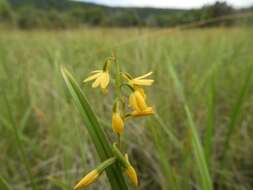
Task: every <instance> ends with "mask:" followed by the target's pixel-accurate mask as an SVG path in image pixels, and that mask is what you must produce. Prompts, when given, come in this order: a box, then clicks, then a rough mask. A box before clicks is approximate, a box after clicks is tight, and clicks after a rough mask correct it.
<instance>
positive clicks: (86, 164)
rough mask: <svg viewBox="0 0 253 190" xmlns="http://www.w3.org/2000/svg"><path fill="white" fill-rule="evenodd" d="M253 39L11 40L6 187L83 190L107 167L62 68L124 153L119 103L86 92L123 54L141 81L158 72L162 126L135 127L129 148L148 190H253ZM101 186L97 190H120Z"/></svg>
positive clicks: (208, 34) (156, 97) (240, 32)
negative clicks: (99, 167)
mask: <svg viewBox="0 0 253 190" xmlns="http://www.w3.org/2000/svg"><path fill="white" fill-rule="evenodd" d="M252 32H253V31H252V29H251V28H229V29H228V28H226V29H225V28H219V29H205V30H203V29H195V30H183V31H181V30H162V29H159V30H158V29H154V30H150V29H101V28H100V29H87V30H73V31H39V30H38V31H33V32H31V31H29V32H24V31H15V30H11V31H10V30H7V29H5V30H2V31H1V32H0V63H1V64H0V86H1V88H0V107H1V111H0V134H1V139H0V148H1V156H0V163H1V165H0V171H1V173H0V175H1V177H0V187H3V188H5V189H19V190H23V189H31V188H32V189H37V190H39V189H47V190H50V189H65V190H66V189H72V188H73V186H74V184H75V183H76V182H77V179H80V178H81V177H82V176H83V175H84V174H86V173H87V172H88V171H90V170H91V169H92V168H95V166H96V164H97V163H99V157H98V155H97V154H96V152H95V147H94V145H93V143H92V138H91V137H90V136H89V135H88V131H87V130H86V127H87V125H86V123H83V119H84V118H83V115H81V114H79V112H78V111H77V110H76V109H75V105H74V102H73V99H72V97H71V95H70V94H69V92H68V88H67V87H66V85H65V84H64V81H63V78H62V76H61V71H60V70H61V69H60V66H61V65H64V66H65V67H66V68H67V69H68V70H69V71H70V72H71V73H72V74H73V73H74V74H75V78H76V80H77V81H78V83H79V85H80V86H81V88H82V91H83V92H84V93H85V94H86V95H87V100H88V101H89V103H90V106H91V107H92V109H93V110H94V112H95V113H96V114H97V115H98V118H100V120H99V123H100V124H101V126H102V128H103V130H104V131H105V133H106V134H107V135H108V136H109V138H108V140H109V141H110V143H112V142H115V141H116V140H117V138H116V137H115V135H112V128H111V112H112V110H111V105H112V104H113V95H111V94H108V95H107V96H104V95H103V94H102V93H101V92H100V91H98V90H94V89H91V88H90V85H87V84H83V83H82V81H83V79H84V78H86V77H87V73H88V72H89V71H91V70H93V69H94V68H101V67H102V66H103V63H104V58H105V57H108V56H110V55H111V53H112V52H115V55H116V56H117V60H118V62H119V63H120V64H121V66H122V68H123V69H124V70H128V71H130V72H131V73H134V74H133V76H138V75H139V74H140V73H141V74H142V73H143V74H144V73H146V72H148V71H151V70H152V71H153V75H152V78H153V79H154V80H155V82H154V84H153V86H152V88H150V89H147V94H148V95H149V99H150V103H152V106H153V107H154V109H155V112H156V114H155V115H154V116H152V117H150V118H148V119H140V120H138V121H135V122H131V121H130V122H129V125H127V126H126V130H125V133H124V134H123V136H122V142H123V144H125V146H124V149H125V150H127V152H128V153H129V158H131V161H132V163H131V164H132V165H133V166H134V167H135V168H136V170H137V173H138V175H139V180H140V185H139V187H138V189H145V190H154V189H156V190H160V189H161V190H167V189H176V190H190V189H203V190H205V189H212V186H213V189H222V190H226V189H229V190H251V189H252V188H253V184H252V178H253V173H252V171H253V163H252V149H253V147H252V146H253V142H252V139H253V136H252V134H253V131H252V130H253V128H252V125H253V117H252V113H253V106H252V101H253V93H252V87H253V81H252V80H253V79H252V71H253V70H252V69H253V67H252V64H253V60H252V52H253V46H252V44H253V39H252ZM7 33H8V35H6V34H7ZM140 36H141V37H140ZM126 37H127V38H126ZM98 100H99V101H98ZM84 126H85V127H84ZM208 173H209V175H208ZM101 177H102V178H100V179H99V180H98V181H97V183H95V184H92V185H91V186H90V187H89V188H90V189H94V190H95V189H109V187H110V186H109V184H108V183H109V181H108V180H107V179H106V178H105V175H102V176H101ZM126 181H127V180H126ZM127 182H128V181H127ZM8 184H9V185H8ZM129 189H135V188H134V187H133V186H131V185H129Z"/></svg>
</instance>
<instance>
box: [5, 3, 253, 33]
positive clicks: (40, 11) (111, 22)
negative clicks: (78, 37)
mask: <svg viewBox="0 0 253 190" xmlns="http://www.w3.org/2000/svg"><path fill="white" fill-rule="evenodd" d="M252 10H253V8H252V7H251V8H247V9H234V8H233V7H232V6H230V5H228V4H227V3H226V2H215V3H214V4H211V5H205V6H203V7H202V8H200V9H191V10H182V9H155V8H120V7H116V8H112V7H106V6H101V5H96V4H91V3H81V2H74V1H67V0H61V1H59V0H43V1H41V0H1V1H0V23H1V24H3V25H6V26H10V27H17V28H21V29H33V28H47V29H64V28H76V27H82V26H109V27H173V26H177V25H180V24H186V23H191V22H195V21H205V20H208V19H211V18H215V17H219V16H225V15H231V14H237V13H241V12H246V11H252ZM242 22H243V23H246V24H252V23H253V22H252V19H244V20H240V21H239V22H238V21H236V20H229V21H224V22H220V21H219V22H216V23H208V24H206V25H205V26H213V25H215V26H217V25H224V26H230V25H232V24H235V23H237V24H238V23H239V24H242Z"/></svg>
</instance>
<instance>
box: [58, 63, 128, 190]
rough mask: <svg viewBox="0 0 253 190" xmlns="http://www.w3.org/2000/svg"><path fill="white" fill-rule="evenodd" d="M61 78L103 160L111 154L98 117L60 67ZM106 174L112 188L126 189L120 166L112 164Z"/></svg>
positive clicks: (117, 189) (72, 80)
mask: <svg viewBox="0 0 253 190" xmlns="http://www.w3.org/2000/svg"><path fill="white" fill-rule="evenodd" d="M61 71H62V75H63V78H64V80H65V83H66V85H67V88H68V90H69V92H70V94H71V95H72V97H73V99H74V102H75V105H76V106H77V108H78V110H79V112H80V114H81V115H82V119H83V122H84V124H85V126H86V128H87V130H88V132H89V135H90V137H91V139H92V141H93V143H94V145H95V148H96V150H97V153H98V155H99V157H100V159H101V161H104V160H106V159H108V158H110V157H112V156H113V153H112V149H111V146H110V144H109V142H108V140H107V138H106V136H105V134H104V132H103V130H102V128H101V126H100V124H99V122H98V119H97V117H96V115H95V113H94V112H93V110H92V108H91V106H90V105H89V103H88V101H87V98H86V97H85V95H84V93H83V92H82V91H81V89H80V87H79V85H78V83H77V82H76V81H75V79H74V78H73V76H72V75H71V74H70V73H69V72H68V71H67V69H65V68H64V67H62V68H61ZM106 170H107V171H106V173H107V176H108V178H109V181H110V183H111V187H112V189H113V190H127V189H128V188H127V185H126V183H125V180H124V177H123V175H122V172H121V168H120V166H119V165H118V164H114V165H113V166H112V167H110V168H107V169H106Z"/></svg>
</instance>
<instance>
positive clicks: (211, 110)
mask: <svg viewBox="0 0 253 190" xmlns="http://www.w3.org/2000/svg"><path fill="white" fill-rule="evenodd" d="M215 88H216V86H215V80H214V77H212V78H211V85H210V90H209V96H208V106H207V107H208V113H207V115H208V118H207V129H206V132H205V156H206V160H207V163H208V164H209V165H210V164H211V162H210V158H211V154H212V150H213V143H214V142H213V137H214V125H215V124H214V121H215V97H216V89H215Z"/></svg>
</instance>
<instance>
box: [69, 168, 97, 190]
mask: <svg viewBox="0 0 253 190" xmlns="http://www.w3.org/2000/svg"><path fill="white" fill-rule="evenodd" d="M98 177H99V172H98V171H97V170H96V169H95V170H92V171H91V172H90V173H88V174H87V175H86V176H84V178H82V179H81V180H80V181H79V182H78V183H77V184H76V185H75V187H74V189H79V188H82V187H87V186H88V185H90V184H91V183H94V182H95V181H96V180H97V178H98Z"/></svg>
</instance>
